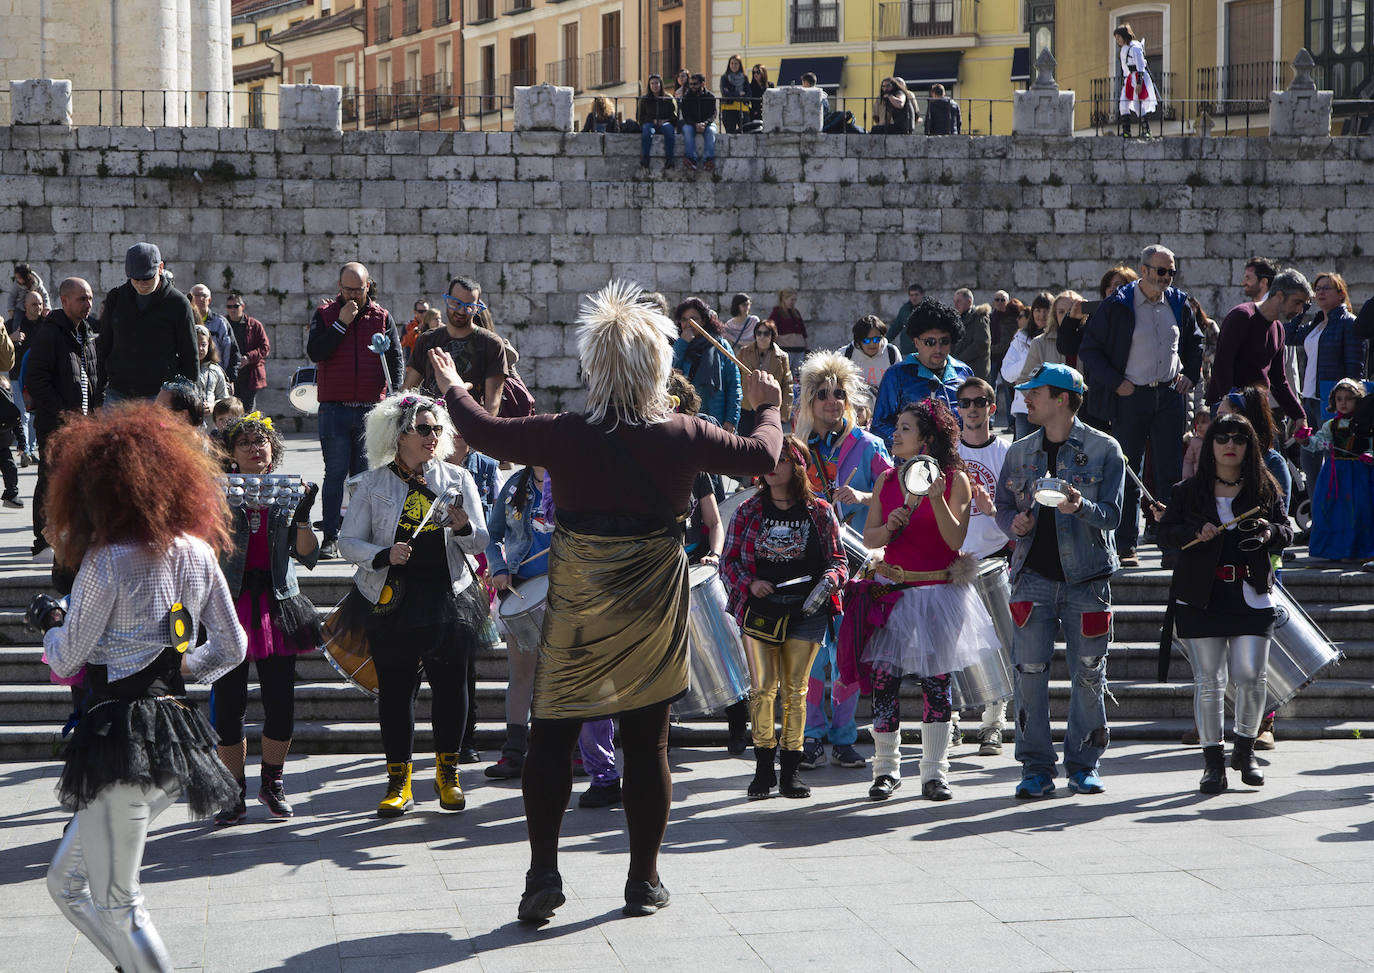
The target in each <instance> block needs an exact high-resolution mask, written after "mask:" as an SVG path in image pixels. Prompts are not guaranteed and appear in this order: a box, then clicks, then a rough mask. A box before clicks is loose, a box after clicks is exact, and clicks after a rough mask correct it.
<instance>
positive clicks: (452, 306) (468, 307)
mask: <svg viewBox="0 0 1374 973" xmlns="http://www.w3.org/2000/svg"><path fill="white" fill-rule="evenodd" d="M444 305H445V306H446V307H447V308H448V309H449V310H450V311H457V310H459V309H462V310H464V311H467V312H468V313H469V314H475V313H476V312H478V311H485V310H486V309H487V306H486V304H484V303H482V302H481V301H478V302H477V303H475V304H469V303H468V302H467V301H460V300H458V298H456V297H445V298H444Z"/></svg>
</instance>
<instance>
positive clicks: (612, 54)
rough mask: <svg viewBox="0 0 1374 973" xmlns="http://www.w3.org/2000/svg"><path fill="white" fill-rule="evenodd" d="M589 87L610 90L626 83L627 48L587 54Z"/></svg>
mask: <svg viewBox="0 0 1374 973" xmlns="http://www.w3.org/2000/svg"><path fill="white" fill-rule="evenodd" d="M586 77H587V87H588V88H609V87H610V86H611V85H616V84H624V83H625V48H623V47H608V48H606V49H605V50H601V51H592V52H590V53H589V54H587V75H586Z"/></svg>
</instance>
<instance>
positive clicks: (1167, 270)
mask: <svg viewBox="0 0 1374 973" xmlns="http://www.w3.org/2000/svg"><path fill="white" fill-rule="evenodd" d="M1149 267H1150V269H1151V270H1153V271H1154V272H1155V274H1156V275H1158V276H1160V277H1171V278H1172V277H1176V276H1177V275H1178V268H1177V267H1156V266H1155V265H1154V264H1150V265H1149Z"/></svg>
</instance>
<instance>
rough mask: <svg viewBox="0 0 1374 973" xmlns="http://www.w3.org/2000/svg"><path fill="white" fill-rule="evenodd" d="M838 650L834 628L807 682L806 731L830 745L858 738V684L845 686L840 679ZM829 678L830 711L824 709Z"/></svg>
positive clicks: (817, 655) (826, 636)
mask: <svg viewBox="0 0 1374 973" xmlns="http://www.w3.org/2000/svg"><path fill="white" fill-rule="evenodd" d="M838 651H839V646H838V645H837V644H836V642H835V634H834V632H833V630H827V632H826V635H825V641H823V642H822V643H821V648H820V651H819V652H817V653H816V661H815V662H813V663H812V664H811V676H810V678H809V679H808V680H807V683H806V729H805V731H803V732H804V735H805V736H807V737H809V738H811V739H814V740H829V741H830V744H831V746H836V747H842V746H844V745H845V744H853V742H854V741H855V740H857V739H859V725H858V723H857V722H856V721H855V719H854V712H855V711H856V710H857V709H858V708H859V685H858V683H855V684H854V685H852V686H846V685H845V684H844V683H842V682H840V665H839V660H838V659H837V658H836V652H838ZM827 681H829V683H830V694H829V695H830V712H829V713H828V714H827V713H826V711H825V697H826V691H825V684H826V682H827Z"/></svg>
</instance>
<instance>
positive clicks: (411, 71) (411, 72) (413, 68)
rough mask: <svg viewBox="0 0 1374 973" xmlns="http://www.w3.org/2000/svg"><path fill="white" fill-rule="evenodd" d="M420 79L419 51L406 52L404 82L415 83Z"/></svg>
mask: <svg viewBox="0 0 1374 973" xmlns="http://www.w3.org/2000/svg"><path fill="white" fill-rule="evenodd" d="M419 77H420V50H419V48H416V49H415V50H413V51H406V80H407V81H415V80H417V79H419Z"/></svg>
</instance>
